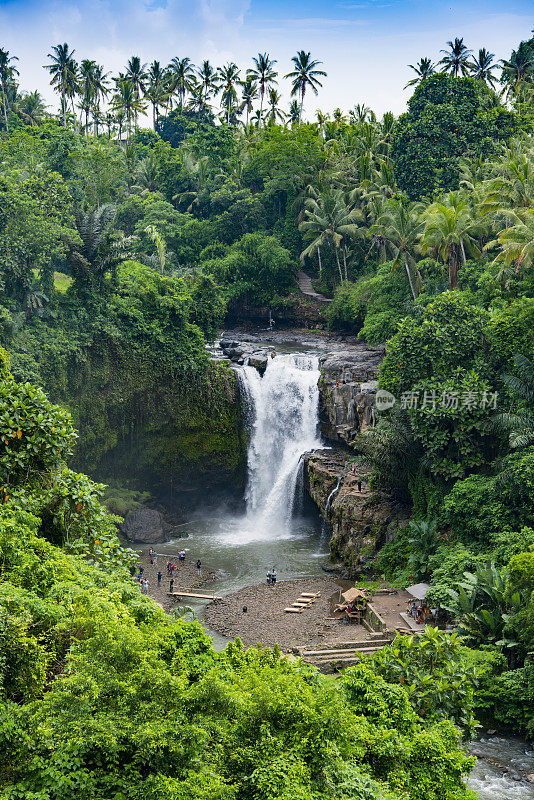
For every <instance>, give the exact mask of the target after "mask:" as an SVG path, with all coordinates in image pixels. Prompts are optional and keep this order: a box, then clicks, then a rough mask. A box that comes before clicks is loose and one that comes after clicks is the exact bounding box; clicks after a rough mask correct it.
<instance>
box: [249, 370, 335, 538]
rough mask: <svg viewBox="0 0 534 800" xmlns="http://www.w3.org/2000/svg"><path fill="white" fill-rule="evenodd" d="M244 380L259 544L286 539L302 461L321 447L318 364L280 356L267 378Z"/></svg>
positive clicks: (253, 520) (252, 522) (252, 373)
mask: <svg viewBox="0 0 534 800" xmlns="http://www.w3.org/2000/svg"><path fill="white" fill-rule="evenodd" d="M241 376H242V386H243V390H244V393H245V396H246V399H247V405H248V408H249V413H250V417H251V435H250V444H249V448H248V481H247V489H246V494H245V500H246V516H247V524H248V527H249V528H250V527H251V526H253V528H254V531H255V533H256V534H257V538H273V539H275V538H283V537H286V536H288V535H290V534H291V517H292V514H293V507H294V504H295V491H296V487H297V479H298V474H299V468H300V459H301V456H302V455H303V453H305V452H307V451H308V450H313V449H315V448H317V447H320V446H321V441H320V438H319V432H318V429H319V426H318V422H319V418H318V411H319V389H318V380H319V368H318V359H317V357H314V356H308V355H302V354H294V355H277V356H276V358H269V360H268V363H267V368H266V370H265V372H264V374H263V376H262V375H260V374H259V372H258V371H257V370H256V369H255V368H254V367H249V366H245V367H243V369H242V370H241Z"/></svg>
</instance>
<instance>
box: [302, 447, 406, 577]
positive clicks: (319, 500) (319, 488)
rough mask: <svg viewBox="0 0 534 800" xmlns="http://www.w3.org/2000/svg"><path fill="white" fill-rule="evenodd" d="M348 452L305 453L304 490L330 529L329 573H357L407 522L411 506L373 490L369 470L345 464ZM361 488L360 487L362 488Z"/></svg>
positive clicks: (352, 575)
mask: <svg viewBox="0 0 534 800" xmlns="http://www.w3.org/2000/svg"><path fill="white" fill-rule="evenodd" d="M348 458H350V454H349V453H347V452H346V451H345V450H340V449H334V448H331V449H328V450H326V449H325V450H313V451H312V452H310V453H306V454H305V455H304V478H305V485H306V489H307V491H308V493H309V495H310V497H311V498H312V500H313V501H314V502H315V504H316V505H317V507H318V508H319V512H320V513H321V515H322V516H323V518H325V519H326V521H327V523H328V526H329V528H330V530H331V539H330V557H329V560H328V564H327V565H325V567H323V569H327V571H330V570H332V571H334V570H335V571H336V572H338V574H341V573H342V574H344V575H345V574H346V575H347V577H348V578H353V577H355V576H356V575H357V574H358V573H360V572H361V571H362V569H364V568H365V565H366V564H367V563H368V562H369V561H372V560H373V558H374V556H375V555H376V553H377V551H378V550H379V549H380V547H382V545H384V544H385V543H386V542H388V541H390V540H391V539H393V538H394V536H395V534H396V532H397V530H398V528H399V527H402V526H403V525H405V524H406V523H407V519H408V517H409V509H407V508H405V507H404V506H402V505H401V504H400V503H397V502H396V501H395V500H393V499H392V498H391V497H390V496H389V495H387V494H386V493H385V492H370V490H369V487H368V484H367V478H368V475H367V472H366V470H365V469H363V468H362V467H358V466H356V467H355V469H354V472H353V471H352V466H349V467H347V459H348ZM358 484H360V486H361V491H359V489H358Z"/></svg>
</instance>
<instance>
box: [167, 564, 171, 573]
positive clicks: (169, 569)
mask: <svg viewBox="0 0 534 800" xmlns="http://www.w3.org/2000/svg"><path fill="white" fill-rule="evenodd" d="M170 574H171V562H170V561H167V575H170Z"/></svg>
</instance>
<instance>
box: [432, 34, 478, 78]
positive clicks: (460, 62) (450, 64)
mask: <svg viewBox="0 0 534 800" xmlns="http://www.w3.org/2000/svg"><path fill="white" fill-rule="evenodd" d="M447 47H448V48H449V49H448V50H441V51H440V52H442V53H444V56H443V58H442V59H441V61H440V62H439V63H440V64H441V65H442V67H443V69H442V70H441V71H442V72H447V73H448V74H449V75H452V77H453V78H457V77H458V75H460V74H461V75H462V76H463V77H465V76H466V75H469V73H470V71H471V65H470V62H469V56H470V55H471V54H472V53H473V51H472V50H468V49H467V47H466V45H465V44H464V40H463V38H461V39H458V37H456V39H455V40H454V42H447Z"/></svg>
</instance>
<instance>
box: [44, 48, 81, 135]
mask: <svg viewBox="0 0 534 800" xmlns="http://www.w3.org/2000/svg"><path fill="white" fill-rule="evenodd" d="M75 52H76V51H75V50H72V51H71V50H70V48H69V45H68V44H67V43H66V42H65V43H64V44H56V45H54V47H52V52H51V53H48V55H47V58H49V59H50V61H51V62H52V63H51V64H46V65H45V69H47V70H48V72H49V73H50V76H51V78H50V83H51V85H52V86H53V87H54V89H55V90H56V92H58V93H59V95H60V97H61V116H62V119H63V125H66V124H67V98H69V97H70V96H71V95H72V93H73V87H74V91H75V87H76V80H77V69H78V65H77V64H76V61H75V60H74V53H75Z"/></svg>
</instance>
